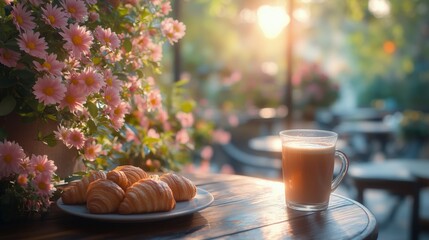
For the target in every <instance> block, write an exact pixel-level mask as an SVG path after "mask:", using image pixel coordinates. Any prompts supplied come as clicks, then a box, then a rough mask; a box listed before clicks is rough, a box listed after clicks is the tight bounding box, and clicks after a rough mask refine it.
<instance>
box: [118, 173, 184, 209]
mask: <svg viewBox="0 0 429 240" xmlns="http://www.w3.org/2000/svg"><path fill="white" fill-rule="evenodd" d="M175 206H176V201H175V200H174V197H173V193H172V192H171V189H170V188H169V187H168V185H167V184H166V183H165V182H162V181H155V180H152V179H142V180H140V181H138V182H136V183H134V184H133V185H132V186H131V187H129V188H128V189H127V191H126V192H125V198H124V200H122V202H121V204H120V205H119V209H118V213H120V214H132V213H148V212H166V211H170V210H172V209H173V208H174V207H175Z"/></svg>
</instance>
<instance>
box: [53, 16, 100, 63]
mask: <svg viewBox="0 0 429 240" xmlns="http://www.w3.org/2000/svg"><path fill="white" fill-rule="evenodd" d="M63 31H64V32H60V35H61V36H62V37H63V38H64V40H65V41H66V44H64V48H65V49H67V50H70V51H72V53H73V56H74V57H75V58H77V59H80V58H81V55H82V54H88V53H89V49H90V47H91V45H92V41H93V40H94V38H93V37H92V35H91V32H90V31H88V30H87V29H86V27H85V26H79V25H78V24H71V25H70V26H69V28H64V29H63Z"/></svg>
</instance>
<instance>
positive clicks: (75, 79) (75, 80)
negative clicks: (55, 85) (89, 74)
mask: <svg viewBox="0 0 429 240" xmlns="http://www.w3.org/2000/svg"><path fill="white" fill-rule="evenodd" d="M65 79H66V80H67V81H68V83H69V84H70V85H71V86H73V87H80V86H81V85H82V84H83V83H81V81H82V79H81V78H80V73H77V72H75V71H72V72H70V73H69V74H68V75H66V76H65Z"/></svg>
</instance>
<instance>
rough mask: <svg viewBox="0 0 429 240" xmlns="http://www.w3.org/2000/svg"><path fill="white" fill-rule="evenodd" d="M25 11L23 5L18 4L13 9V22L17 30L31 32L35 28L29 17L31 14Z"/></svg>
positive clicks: (32, 19)
mask: <svg viewBox="0 0 429 240" xmlns="http://www.w3.org/2000/svg"><path fill="white" fill-rule="evenodd" d="M27 10H28V9H24V4H23V3H18V4H16V5H15V6H14V7H13V11H12V17H13V22H14V23H15V25H16V28H17V29H18V30H20V29H23V30H25V31H31V30H33V29H34V28H35V27H36V23H35V22H34V17H33V16H31V12H30V11H27Z"/></svg>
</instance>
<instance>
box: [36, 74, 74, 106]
mask: <svg viewBox="0 0 429 240" xmlns="http://www.w3.org/2000/svg"><path fill="white" fill-rule="evenodd" d="M66 90H67V88H66V87H65V86H64V84H62V83H61V79H60V78H57V77H54V76H52V75H45V76H43V77H41V78H38V79H37V82H36V84H34V86H33V94H34V95H35V96H36V99H37V100H39V102H41V103H43V104H45V105H49V104H56V103H59V102H60V101H61V100H62V99H63V98H64V96H65V92H66Z"/></svg>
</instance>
